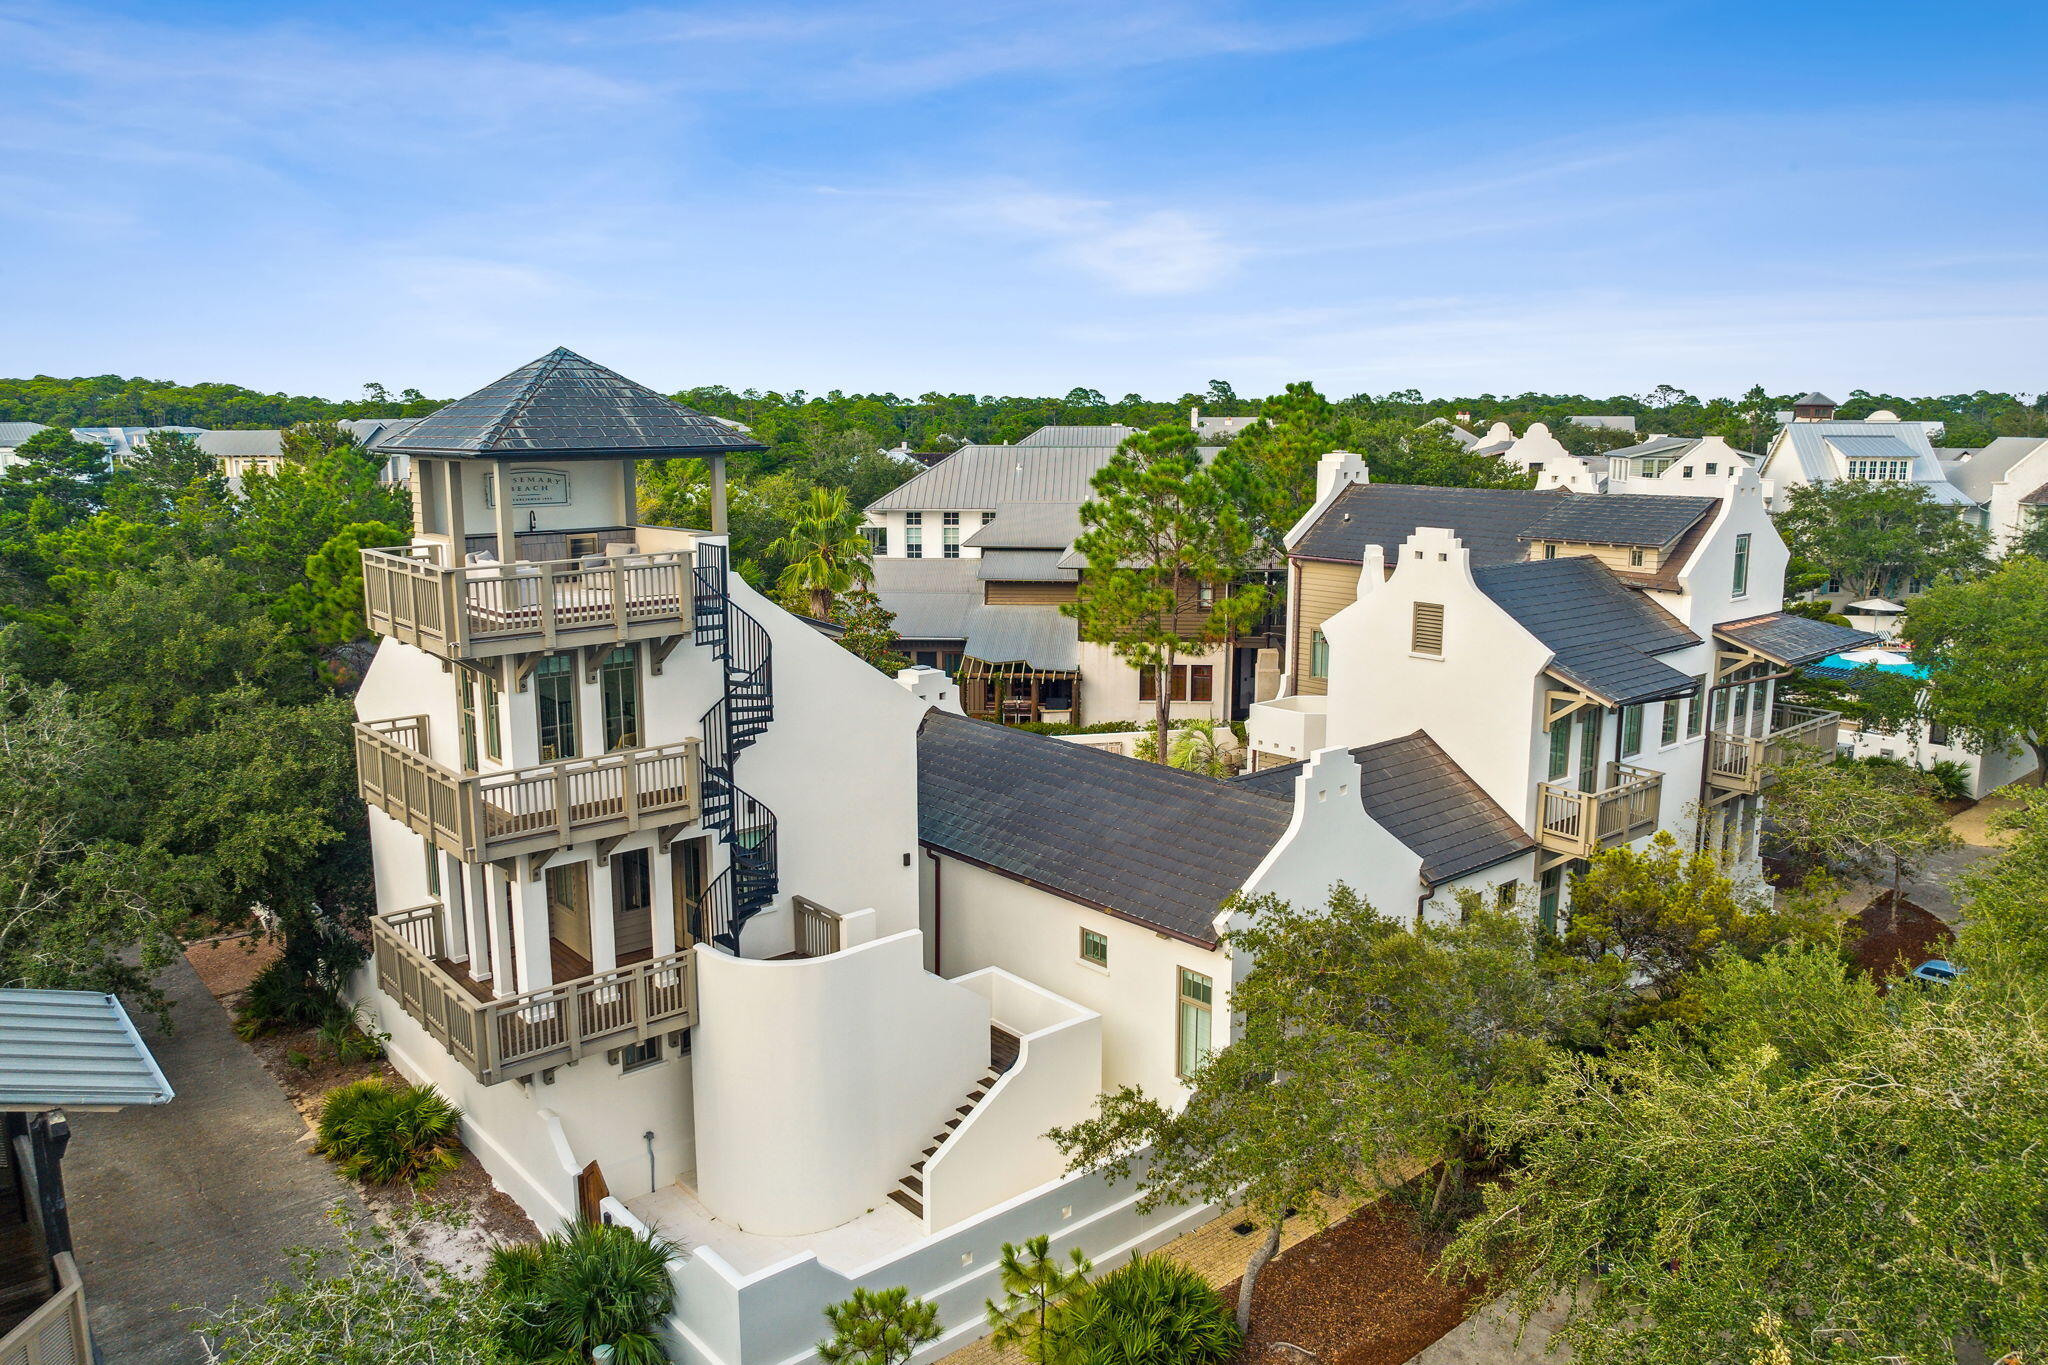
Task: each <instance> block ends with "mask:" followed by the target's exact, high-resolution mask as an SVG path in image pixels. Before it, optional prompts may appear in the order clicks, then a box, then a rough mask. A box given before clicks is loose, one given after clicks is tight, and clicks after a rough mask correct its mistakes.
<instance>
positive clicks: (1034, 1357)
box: [986, 1234, 1094, 1365]
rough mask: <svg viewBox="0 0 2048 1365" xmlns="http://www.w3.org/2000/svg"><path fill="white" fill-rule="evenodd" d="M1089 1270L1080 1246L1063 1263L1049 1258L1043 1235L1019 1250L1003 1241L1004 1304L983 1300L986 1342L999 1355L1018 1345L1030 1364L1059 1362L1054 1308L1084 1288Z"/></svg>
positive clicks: (999, 1279)
mask: <svg viewBox="0 0 2048 1365" xmlns="http://www.w3.org/2000/svg"><path fill="white" fill-rule="evenodd" d="M1092 1269H1094V1267H1093V1266H1092V1265H1090V1264H1089V1262H1088V1258H1087V1257H1086V1256H1083V1255H1082V1254H1081V1248H1079V1247H1073V1248H1071V1249H1070V1250H1069V1252H1068V1259H1067V1260H1066V1261H1065V1262H1062V1261H1061V1260H1060V1259H1059V1257H1057V1256H1054V1255H1053V1254H1052V1239H1051V1238H1049V1237H1046V1236H1045V1235H1043V1234H1040V1235H1039V1236H1037V1237H1033V1238H1031V1239H1030V1240H1029V1241H1027V1242H1025V1243H1024V1245H1023V1246H1021V1247H1019V1246H1015V1245H1012V1244H1011V1243H1009V1242H1005V1243H1003V1260H1002V1264H1001V1265H1000V1266H999V1267H997V1270H996V1276H997V1282H998V1283H999V1284H1000V1285H1001V1286H1002V1289H1003V1301H1002V1302H1001V1303H997V1302H996V1301H995V1300H994V1299H989V1300H987V1301H986V1304H987V1308H988V1325H989V1329H990V1333H989V1341H990V1342H991V1343H992V1344H994V1346H995V1347H996V1349H997V1350H999V1351H1007V1350H1008V1349H1010V1347H1012V1346H1015V1347H1017V1348H1018V1349H1019V1350H1020V1351H1021V1352H1022V1353H1023V1356H1024V1358H1025V1359H1026V1360H1028V1361H1030V1362H1032V1365H1052V1362H1053V1361H1055V1360H1057V1359H1058V1352H1057V1344H1056V1343H1055V1341H1054V1340H1053V1337H1052V1330H1053V1313H1054V1310H1056V1309H1057V1308H1058V1307H1059V1306H1060V1305H1061V1304H1062V1303H1064V1302H1066V1301H1067V1300H1068V1299H1070V1298H1072V1297H1073V1296H1074V1295H1075V1294H1076V1293H1077V1292H1079V1291H1080V1290H1081V1289H1083V1288H1085V1287H1086V1286H1087V1283H1088V1272H1089V1271H1090V1270H1092Z"/></svg>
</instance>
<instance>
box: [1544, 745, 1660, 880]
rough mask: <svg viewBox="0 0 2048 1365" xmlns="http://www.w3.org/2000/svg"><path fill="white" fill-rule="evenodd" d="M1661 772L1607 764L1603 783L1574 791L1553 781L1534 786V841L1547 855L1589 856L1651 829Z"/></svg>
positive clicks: (1654, 826)
mask: <svg viewBox="0 0 2048 1365" xmlns="http://www.w3.org/2000/svg"><path fill="white" fill-rule="evenodd" d="M1663 789H1664V774H1662V773H1660V772H1653V771H1652V770H1650V769H1648V768H1637V767H1634V766H1632V765H1630V764H1627V763H1609V764H1608V765H1607V784H1606V786H1604V787H1602V788H1601V789H1600V790H1599V791H1591V792H1587V791H1579V790H1578V789H1576V788H1574V787H1568V786H1565V785H1563V784H1562V783H1557V782H1543V783H1539V784H1537V787H1536V841H1537V842H1538V843H1539V844H1541V845H1542V846H1543V847H1544V848H1547V849H1549V850H1550V851H1552V852H1553V853H1569V854H1571V855H1572V856H1573V857H1575V858H1590V857H1592V856H1593V855H1594V854H1595V853H1597V852H1599V851H1600V850H1601V849H1603V848H1609V847H1612V846H1613V845H1615V844H1625V843H1627V842H1628V841H1629V840H1631V839H1639V838H1641V837H1642V836H1643V835H1645V834H1648V833H1650V832H1651V831H1652V830H1654V829H1656V828H1657V806H1658V801H1659V799H1660V797H1661V795H1662V793H1663Z"/></svg>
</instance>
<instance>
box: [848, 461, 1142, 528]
mask: <svg viewBox="0 0 2048 1365" xmlns="http://www.w3.org/2000/svg"><path fill="white" fill-rule="evenodd" d="M1115 454H1116V448H1115V447H1114V446H1048V445H1030V446H1027V445H1014V446H980V445H974V446H962V447H960V449H958V450H956V451H954V452H953V454H952V456H951V457H950V458H948V459H946V460H943V461H941V462H940V463H938V464H935V465H933V466H932V467H931V468H930V469H927V470H925V471H924V472H923V473H921V474H919V475H917V476H916V477H915V478H913V479H911V480H910V481H909V482H907V483H904V484H901V485H899V486H898V487H896V488H895V489H893V490H892V491H890V492H888V493H884V494H883V495H882V496H881V497H879V498H877V499H875V500H874V501H873V502H871V503H869V504H868V510H869V511H870V512H912V511H977V510H978V511H994V510H997V509H999V508H1001V507H1002V505H1003V504H1004V503H1016V502H1065V503H1071V504H1073V505H1074V506H1076V507H1078V506H1080V505H1081V504H1082V503H1084V502H1086V501H1087V500H1088V498H1089V495H1090V493H1091V491H1092V490H1091V489H1090V488H1089V486H1088V481H1089V480H1090V479H1092V478H1094V477H1095V473H1096V471H1097V470H1099V469H1101V468H1102V467H1103V466H1104V465H1106V464H1108V463H1109V461H1110V457H1111V456H1113V455H1115Z"/></svg>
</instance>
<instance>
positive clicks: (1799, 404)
mask: <svg viewBox="0 0 2048 1365" xmlns="http://www.w3.org/2000/svg"><path fill="white" fill-rule="evenodd" d="M1792 406H1793V407H1795V408H1832V407H1836V406H1838V405H1837V404H1836V402H1835V400H1834V399H1832V398H1830V397H1828V396H1827V395H1826V394H1824V393H1809V394H1807V395H1806V397H1804V398H1795V399H1793V400H1792Z"/></svg>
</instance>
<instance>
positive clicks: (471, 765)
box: [455, 668, 477, 773]
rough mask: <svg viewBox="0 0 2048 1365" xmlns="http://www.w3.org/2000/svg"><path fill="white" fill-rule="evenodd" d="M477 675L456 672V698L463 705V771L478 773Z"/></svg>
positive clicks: (465, 671)
mask: <svg viewBox="0 0 2048 1365" xmlns="http://www.w3.org/2000/svg"><path fill="white" fill-rule="evenodd" d="M476 688H477V681H476V674H474V673H472V672H470V671H469V670H468V669H466V668H458V669H456V670H455V697H456V700H457V701H459V702H460V703H461V705H462V770H463V771H464V772H469V773H473V772H475V771H476Z"/></svg>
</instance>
